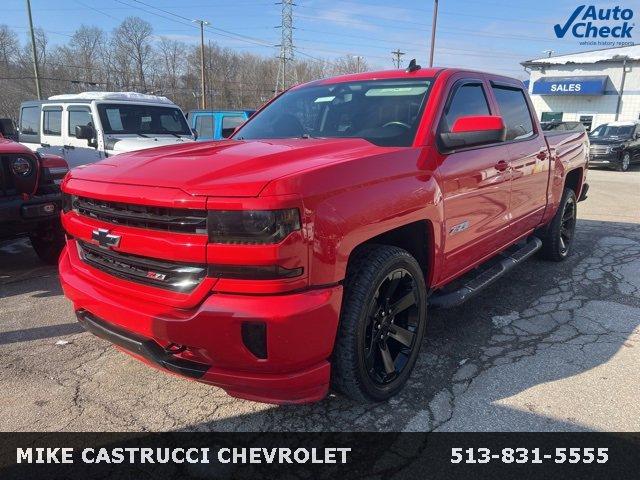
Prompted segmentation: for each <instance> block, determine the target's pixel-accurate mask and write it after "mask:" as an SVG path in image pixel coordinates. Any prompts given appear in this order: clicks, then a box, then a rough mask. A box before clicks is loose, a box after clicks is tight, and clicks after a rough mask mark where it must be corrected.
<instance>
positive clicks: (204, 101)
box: [194, 20, 211, 110]
mask: <svg viewBox="0 0 640 480" xmlns="http://www.w3.org/2000/svg"><path fill="white" fill-rule="evenodd" d="M194 23H199V24H200V80H201V82H200V87H201V89H200V90H201V91H200V95H201V98H202V101H201V102H200V105H201V107H202V109H203V110H204V109H206V108H207V93H206V82H205V76H204V26H205V25H211V24H210V23H209V22H207V21H206V20H194Z"/></svg>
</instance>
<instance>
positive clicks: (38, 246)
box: [29, 225, 65, 265]
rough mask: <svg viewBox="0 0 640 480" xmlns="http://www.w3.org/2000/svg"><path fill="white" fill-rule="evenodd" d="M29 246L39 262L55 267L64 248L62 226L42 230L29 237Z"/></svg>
mask: <svg viewBox="0 0 640 480" xmlns="http://www.w3.org/2000/svg"><path fill="white" fill-rule="evenodd" d="M29 240H31V245H32V246H33V249H34V250H35V252H36V254H37V255H38V257H40V260H42V261H43V262H44V263H46V264H48V265H56V264H57V263H58V258H59V257H60V252H62V249H63V248H64V243H65V237H64V230H63V229H62V226H60V225H55V226H50V227H47V228H42V229H41V230H38V231H36V232H34V233H32V234H31V235H29Z"/></svg>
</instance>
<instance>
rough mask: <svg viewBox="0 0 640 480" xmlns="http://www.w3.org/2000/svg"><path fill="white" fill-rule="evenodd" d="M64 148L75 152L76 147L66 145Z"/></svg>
mask: <svg viewBox="0 0 640 480" xmlns="http://www.w3.org/2000/svg"><path fill="white" fill-rule="evenodd" d="M64 148H68V149H69V150H73V149H74V148H76V147H74V146H73V145H65V146H64Z"/></svg>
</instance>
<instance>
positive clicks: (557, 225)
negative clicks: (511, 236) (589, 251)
mask: <svg viewBox="0 0 640 480" xmlns="http://www.w3.org/2000/svg"><path fill="white" fill-rule="evenodd" d="M577 217H578V199H577V198H576V194H575V192H574V191H573V190H572V189H570V188H565V189H564V192H563V194H562V199H561V200H560V205H559V206H558V210H557V211H556V213H555V215H554V217H553V219H552V220H551V222H550V223H549V224H548V225H547V226H546V227H544V228H541V229H539V230H538V231H537V232H536V235H537V236H538V237H539V238H540V240H542V249H541V251H540V254H541V255H542V257H543V258H546V259H547V260H553V261H554V262H561V261H562V260H564V259H565V258H567V257H568V256H569V253H570V252H571V246H572V245H573V238H574V236H575V231H576V220H577Z"/></svg>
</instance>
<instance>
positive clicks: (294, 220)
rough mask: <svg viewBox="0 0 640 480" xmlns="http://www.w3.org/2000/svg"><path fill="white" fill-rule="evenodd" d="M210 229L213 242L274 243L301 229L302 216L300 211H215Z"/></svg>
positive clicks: (212, 213)
mask: <svg viewBox="0 0 640 480" xmlns="http://www.w3.org/2000/svg"><path fill="white" fill-rule="evenodd" d="M208 228H209V241H211V242H213V243H236V244H273V243H278V242H280V241H281V240H283V239H284V238H285V237H286V236H287V235H289V234H290V233H291V232H293V231H296V230H300V214H299V213H298V209H297V208H291V209H287V210H211V211H209V217H208Z"/></svg>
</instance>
